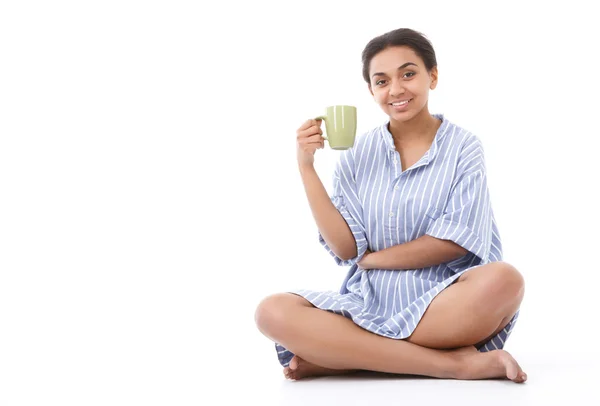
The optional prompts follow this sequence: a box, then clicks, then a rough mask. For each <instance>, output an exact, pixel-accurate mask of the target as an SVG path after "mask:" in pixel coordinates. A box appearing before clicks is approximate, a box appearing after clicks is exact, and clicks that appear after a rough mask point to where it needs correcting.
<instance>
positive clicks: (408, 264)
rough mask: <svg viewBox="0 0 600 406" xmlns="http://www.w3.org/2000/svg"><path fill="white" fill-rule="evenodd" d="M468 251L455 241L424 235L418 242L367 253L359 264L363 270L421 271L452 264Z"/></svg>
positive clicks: (413, 241) (414, 241)
mask: <svg viewBox="0 0 600 406" xmlns="http://www.w3.org/2000/svg"><path fill="white" fill-rule="evenodd" d="M467 253H468V251H467V250H466V249H465V248H463V247H461V246H460V245H458V244H456V243H455V242H453V241H449V240H441V239H439V238H435V237H432V236H430V235H423V236H421V237H419V238H417V239H416V240H412V241H409V242H407V243H404V244H399V245H394V246H393V247H390V248H386V249H384V250H381V251H377V252H370V251H367V252H366V254H365V256H364V257H363V258H362V259H361V261H359V262H358V266H359V267H360V268H362V269H365V270H366V269H395V270H402V269H419V268H426V267H429V266H434V265H438V264H441V263H444V262H450V261H453V260H455V259H458V258H460V257H462V256H464V255H466V254H467Z"/></svg>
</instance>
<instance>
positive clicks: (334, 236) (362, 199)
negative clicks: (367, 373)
mask: <svg viewBox="0 0 600 406" xmlns="http://www.w3.org/2000/svg"><path fill="white" fill-rule="evenodd" d="M362 60H363V77H364V80H365V81H366V82H367V84H368V88H369V91H370V93H371V94H372V95H373V98H374V99H375V101H376V102H377V104H379V106H380V107H381V108H382V109H383V111H384V112H385V113H386V114H387V115H388V116H389V120H386V122H385V124H383V125H381V126H379V127H376V128H374V129H373V130H371V131H369V132H367V133H366V134H363V135H362V136H361V137H358V138H357V139H356V143H355V145H354V147H353V148H351V149H349V150H346V151H343V152H342V153H341V156H340V161H339V162H338V165H337V166H336V170H335V174H334V190H333V196H332V197H331V198H330V197H329V196H328V194H327V192H326V190H325V188H324V187H323V184H322V183H321V181H320V179H319V177H318V175H317V173H316V172H315V169H314V166H313V163H314V153H315V151H316V150H317V149H319V148H323V147H324V141H323V138H322V131H321V128H320V125H321V122H320V121H315V120H307V121H306V122H305V123H304V124H302V125H301V126H300V128H299V129H298V130H297V147H298V148H297V151H298V154H297V158H298V165H299V170H300V173H301V176H302V180H303V184H304V188H305V191H306V195H307V197H308V201H309V205H310V208H311V211H312V214H313V216H314V218H315V221H316V224H317V227H318V229H319V240H320V242H321V244H322V245H323V246H324V247H325V248H326V249H327V250H328V251H329V252H330V253H331V255H332V256H333V258H334V259H335V261H336V262H337V263H338V264H339V265H343V266H347V265H349V266H350V269H349V271H348V274H347V276H346V278H345V280H344V281H343V283H342V286H341V289H340V290H339V292H333V291H325V292H322V291H312V290H297V291H293V292H288V293H280V294H275V295H272V296H269V297H267V298H265V299H264V300H262V301H261V303H260V304H259V306H258V308H257V310H256V323H257V326H258V328H259V330H260V331H261V332H262V333H263V334H264V335H265V336H267V337H268V338H270V339H271V340H273V341H274V342H275V347H276V350H277V353H278V358H279V361H280V363H281V365H282V366H283V367H284V374H285V376H286V377H287V378H289V379H300V378H303V377H306V376H314V375H334V374H344V373H349V372H353V371H357V370H371V371H380V372H387V373H398V374H413V375H426V376H431V377H438V378H450V379H485V378H496V377H501V378H508V379H510V380H512V381H514V382H518V383H520V382H524V381H525V380H526V379H527V376H526V374H525V373H524V372H523V371H522V369H521V368H520V366H519V365H518V364H517V362H516V361H515V359H514V358H513V357H512V356H511V355H510V354H509V353H508V352H506V351H504V350H503V349H502V348H503V346H504V343H505V342H506V340H507V338H508V336H509V335H510V333H511V330H512V328H513V327H514V325H515V322H516V320H517V317H518V315H519V306H520V304H521V301H522V299H523V294H524V282H523V277H522V276H521V274H520V273H519V272H518V271H517V270H516V269H515V268H514V267H513V266H511V265H509V264H507V263H506V262H503V261H502V244H501V241H500V235H499V232H498V228H497V225H496V221H495V218H494V214H493V211H492V205H491V202H490V196H489V192H488V186H487V181H486V167H485V161H484V153H483V149H482V145H481V142H480V140H479V139H478V138H477V136H475V135H474V134H472V133H470V132H468V131H467V130H465V129H463V128H461V127H459V126H458V125H456V124H453V123H451V122H450V121H449V120H448V119H447V118H445V117H444V116H443V115H441V114H434V115H432V114H430V113H429V110H428V107H427V104H428V98H429V90H433V89H435V87H436V85H437V81H438V70H437V63H436V58H435V52H434V50H433V48H432V46H431V44H430V42H429V41H428V40H427V39H426V38H425V37H424V36H423V35H422V34H420V33H418V32H416V31H414V30H410V29H398V30H394V31H391V32H388V33H386V34H384V35H381V36H379V37H377V38H374V39H373V40H371V41H370V42H369V43H368V44H367V46H366V48H365V49H364V51H363V55H362Z"/></svg>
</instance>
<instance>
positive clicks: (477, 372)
mask: <svg viewBox="0 0 600 406" xmlns="http://www.w3.org/2000/svg"><path fill="white" fill-rule="evenodd" d="M450 353H451V354H452V355H453V356H456V357H457V359H458V360H459V363H460V365H461V367H460V372H459V374H458V375H457V377H456V378H457V379H489V378H508V379H510V380H511V381H513V382H516V383H523V382H525V381H526V380H527V374H526V373H525V372H523V370H522V369H521V367H520V366H519V364H518V363H517V361H516V360H515V359H514V358H513V357H512V355H510V354H509V353H508V352H506V351H504V350H494V351H489V352H479V351H477V349H476V348H475V347H474V346H469V347H462V348H458V349H456V350H452V351H450Z"/></svg>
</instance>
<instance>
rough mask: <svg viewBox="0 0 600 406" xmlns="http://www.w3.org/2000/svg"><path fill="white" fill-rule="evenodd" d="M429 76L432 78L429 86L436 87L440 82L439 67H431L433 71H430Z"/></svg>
mask: <svg viewBox="0 0 600 406" xmlns="http://www.w3.org/2000/svg"><path fill="white" fill-rule="evenodd" d="M429 77H430V78H431V84H430V85H429V88H430V89H431V90H433V89H435V88H436V86H437V83H438V69H437V66H434V67H433V68H431V72H429Z"/></svg>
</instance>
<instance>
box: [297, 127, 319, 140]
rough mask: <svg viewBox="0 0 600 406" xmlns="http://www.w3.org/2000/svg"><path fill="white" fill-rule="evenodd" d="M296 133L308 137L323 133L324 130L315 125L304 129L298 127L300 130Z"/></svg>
mask: <svg viewBox="0 0 600 406" xmlns="http://www.w3.org/2000/svg"><path fill="white" fill-rule="evenodd" d="M296 134H297V135H298V138H308V137H311V136H314V135H318V136H321V135H323V130H322V129H321V127H318V126H316V125H313V126H310V127H308V128H307V129H304V130H300V129H298V131H296Z"/></svg>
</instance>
